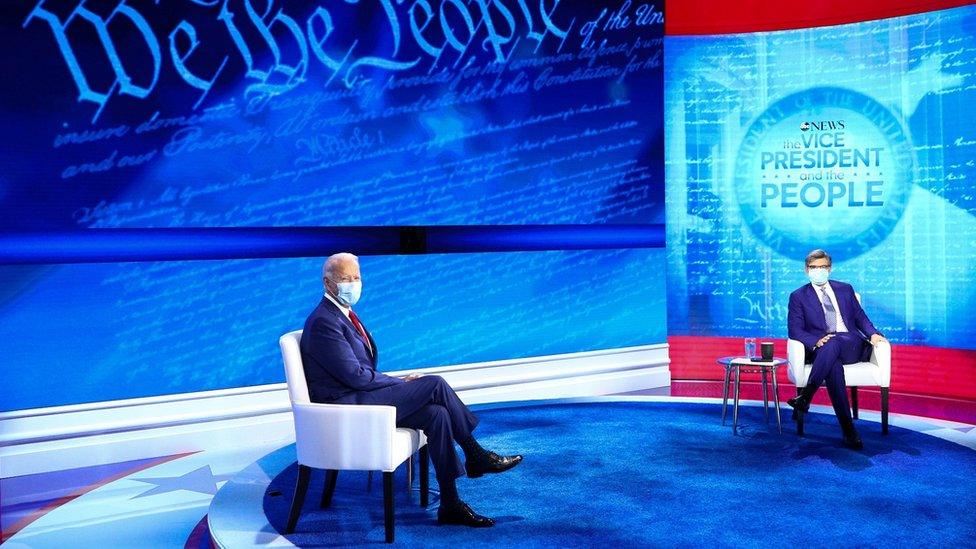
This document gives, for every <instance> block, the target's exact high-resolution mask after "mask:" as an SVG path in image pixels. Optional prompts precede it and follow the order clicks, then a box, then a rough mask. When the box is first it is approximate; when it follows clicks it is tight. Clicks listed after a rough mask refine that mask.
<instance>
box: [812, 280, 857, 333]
mask: <svg viewBox="0 0 976 549" xmlns="http://www.w3.org/2000/svg"><path fill="white" fill-rule="evenodd" d="M810 285H811V286H813V291H815V292H817V300H818V301H820V308H821V309H823V312H824V317H825V318H826V316H827V307H825V306H824V302H823V292H821V291H820V288H822V287H823V286H817V285H816V284H814V283H813V282H811V283H810ZM824 286H826V287H827V295H829V296H830V302H831V303H833V304H834V314H835V315H837V322H836V325H837V331H838V332H846V331H848V330H847V325H846V324H844V318H843V317H842V316H841V315H840V305H838V304H837V296H836V295H834V289H833V288H832V287H831V286H830V282H828V283H826V284H824Z"/></svg>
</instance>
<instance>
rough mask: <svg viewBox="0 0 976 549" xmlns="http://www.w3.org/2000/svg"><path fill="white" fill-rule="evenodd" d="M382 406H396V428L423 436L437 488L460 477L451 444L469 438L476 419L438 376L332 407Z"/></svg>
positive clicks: (355, 395)
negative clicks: (418, 431)
mask: <svg viewBox="0 0 976 549" xmlns="http://www.w3.org/2000/svg"><path fill="white" fill-rule="evenodd" d="M350 402H354V403H356V404H385V405H387V406H394V407H396V420H397V426H398V427H409V428H411V429H422V430H423V431H424V434H425V435H426V436H427V444H428V446H429V448H430V458H431V461H432V462H433V464H434V472H435V474H436V475H437V481H438V483H440V484H441V485H443V484H444V483H446V482H453V481H454V479H456V478H458V477H460V476H462V475H464V466H463V465H462V464H461V460H460V459H459V458H458V455H457V451H456V450H455V449H454V441H455V440H456V441H462V440H465V439H467V438H468V437H470V436H471V432H472V431H474V428H475V427H477V426H478V418H477V417H476V416H475V415H474V414H473V413H472V412H471V410H469V409H468V407H467V405H465V404H464V403H463V402H461V399H460V398H459V397H458V396H457V393H455V392H454V389H453V388H451V386H450V385H448V384H447V382H446V381H444V378H442V377H440V376H433V375H430V376H423V377H420V378H418V379H415V380H413V381H408V382H406V383H400V384H397V385H393V386H391V387H383V388H382V389H376V390H375V391H360V392H357V393H352V394H349V395H346V396H344V397H342V398H340V399H339V400H336V401H335V403H336V404H343V403H350Z"/></svg>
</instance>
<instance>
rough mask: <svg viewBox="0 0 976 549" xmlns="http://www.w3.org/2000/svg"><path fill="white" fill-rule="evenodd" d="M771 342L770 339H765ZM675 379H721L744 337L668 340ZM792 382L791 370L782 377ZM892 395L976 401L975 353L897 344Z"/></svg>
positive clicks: (782, 347) (778, 343) (779, 351)
mask: <svg viewBox="0 0 976 549" xmlns="http://www.w3.org/2000/svg"><path fill="white" fill-rule="evenodd" d="M766 341H769V340H766ZM771 341H773V342H774V343H775V349H776V356H781V357H784V358H785V357H786V340H785V339H772V340H771ZM668 344H669V345H670V347H671V348H670V349H669V354H670V357H671V377H672V378H673V379H675V380H690V379H694V380H721V379H722V373H723V370H722V367H721V366H719V365H718V364H717V363H716V362H715V360H716V359H718V358H720V357H723V356H728V355H741V354H742V353H743V342H742V338H741V337H697V336H669V337H668ZM777 379H778V380H779V381H780V382H782V383H789V378H788V377H787V375H786V369H785V368H783V369H781V370H780V374H779V377H778V378H777ZM891 390H892V391H896V392H899V393H911V394H917V395H933V396H942V397H950V398H961V399H968V400H976V351H966V350H962V349H945V348H941V347H923V346H916V345H894V346H893V348H892V351H891Z"/></svg>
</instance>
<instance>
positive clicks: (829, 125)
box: [800, 120, 846, 132]
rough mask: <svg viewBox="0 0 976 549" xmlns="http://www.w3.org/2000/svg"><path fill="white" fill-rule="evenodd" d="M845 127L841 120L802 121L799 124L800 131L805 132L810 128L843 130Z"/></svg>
mask: <svg viewBox="0 0 976 549" xmlns="http://www.w3.org/2000/svg"><path fill="white" fill-rule="evenodd" d="M844 128H846V126H845V125H844V121H843V120H820V121H818V122H803V123H801V124H800V131H801V132H807V131H810V130H816V131H821V132H822V131H824V130H843V129H844Z"/></svg>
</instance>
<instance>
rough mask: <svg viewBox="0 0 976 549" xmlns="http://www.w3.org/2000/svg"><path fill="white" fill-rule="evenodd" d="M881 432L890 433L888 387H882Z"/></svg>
mask: <svg viewBox="0 0 976 549" xmlns="http://www.w3.org/2000/svg"><path fill="white" fill-rule="evenodd" d="M881 434H883V435H887V434H888V387H882V388H881Z"/></svg>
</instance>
